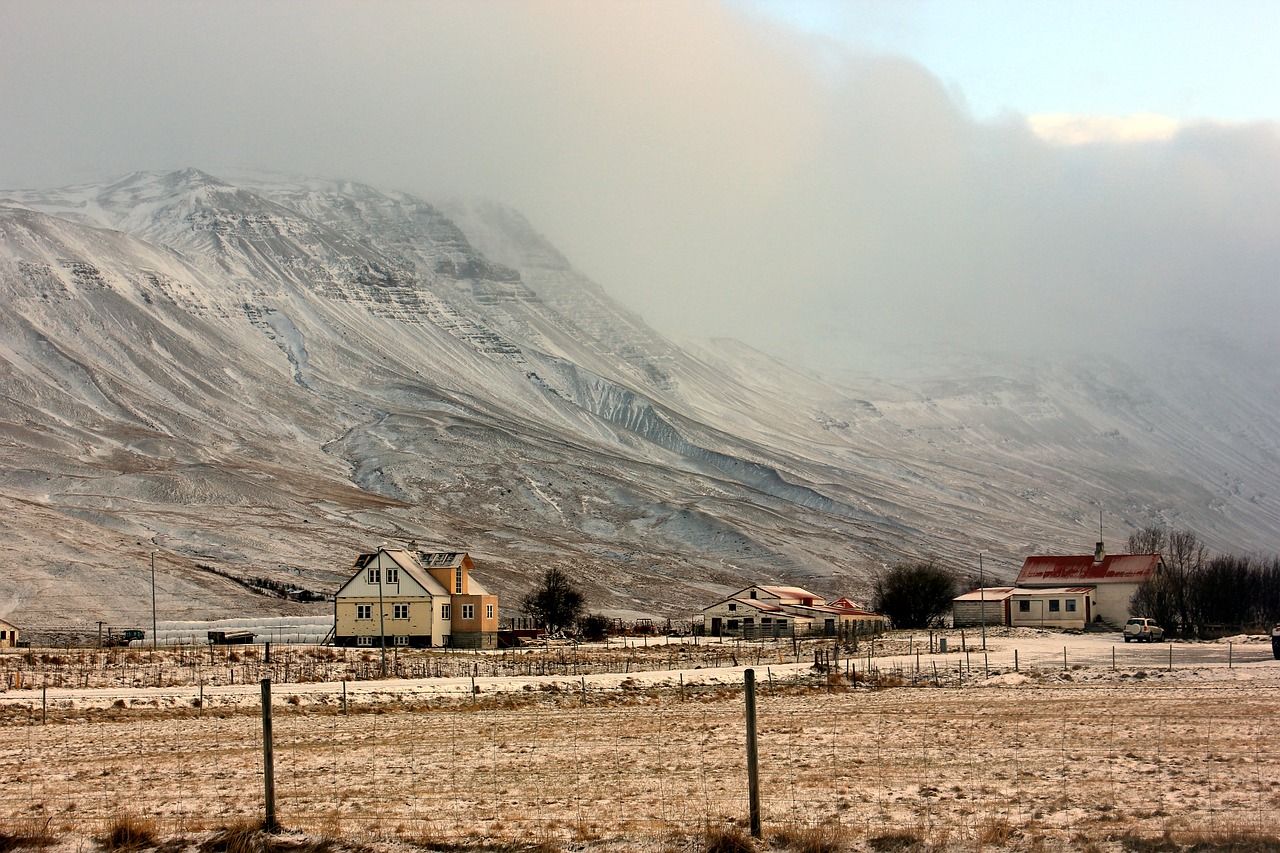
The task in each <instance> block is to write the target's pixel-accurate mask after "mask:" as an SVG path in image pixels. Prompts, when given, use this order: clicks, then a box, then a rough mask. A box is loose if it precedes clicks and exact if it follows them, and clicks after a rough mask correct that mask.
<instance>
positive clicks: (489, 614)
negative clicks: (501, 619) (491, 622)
mask: <svg viewBox="0 0 1280 853" xmlns="http://www.w3.org/2000/svg"><path fill="white" fill-rule="evenodd" d="M484 618H486V619H492V618H493V605H492V604H486V605H485V606H484Z"/></svg>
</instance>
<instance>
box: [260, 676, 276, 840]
mask: <svg viewBox="0 0 1280 853" xmlns="http://www.w3.org/2000/svg"><path fill="white" fill-rule="evenodd" d="M275 771H276V766H275V754H274V752H273V750H272V746H271V679H270V678H264V679H262V785H263V795H264V800H265V804H266V813H265V815H264V816H263V820H262V828H263V829H264V830H266V831H267V832H275V831H276V830H278V829H279V828H280V825H279V824H278V823H276V778H275V777H276V772H275Z"/></svg>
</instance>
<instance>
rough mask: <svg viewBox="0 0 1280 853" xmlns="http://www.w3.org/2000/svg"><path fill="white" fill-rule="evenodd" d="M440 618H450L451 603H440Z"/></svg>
mask: <svg viewBox="0 0 1280 853" xmlns="http://www.w3.org/2000/svg"><path fill="white" fill-rule="evenodd" d="M440 618H441V619H448V618H449V605H447V604H441V605H440Z"/></svg>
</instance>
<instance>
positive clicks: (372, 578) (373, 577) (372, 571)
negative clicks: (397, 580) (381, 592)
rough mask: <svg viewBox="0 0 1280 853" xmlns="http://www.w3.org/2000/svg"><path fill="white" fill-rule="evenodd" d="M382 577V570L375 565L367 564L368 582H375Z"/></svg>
mask: <svg viewBox="0 0 1280 853" xmlns="http://www.w3.org/2000/svg"><path fill="white" fill-rule="evenodd" d="M381 577H382V570H381V569H380V568H378V567H377V566H373V565H371V566H369V583H371V584H377V583H378V582H379V580H378V579H379V578H381Z"/></svg>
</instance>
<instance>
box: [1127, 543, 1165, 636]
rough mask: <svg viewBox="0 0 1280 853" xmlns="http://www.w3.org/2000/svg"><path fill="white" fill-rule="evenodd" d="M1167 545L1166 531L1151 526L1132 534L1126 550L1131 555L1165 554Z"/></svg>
mask: <svg viewBox="0 0 1280 853" xmlns="http://www.w3.org/2000/svg"><path fill="white" fill-rule="evenodd" d="M1167 544H1168V533H1167V532H1166V531H1165V529H1164V528H1163V527H1160V526H1159V525H1155V524H1151V525H1148V526H1146V527H1144V528H1142V529H1141V530H1135V531H1134V532H1133V533H1130V534H1129V542H1128V545H1127V546H1126V548H1125V550H1126V552H1127V553H1129V554H1163V553H1164V549H1165V546H1166V545H1167ZM1152 618H1155V617H1152Z"/></svg>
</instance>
